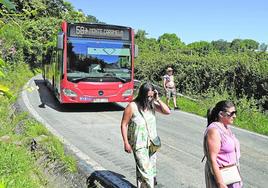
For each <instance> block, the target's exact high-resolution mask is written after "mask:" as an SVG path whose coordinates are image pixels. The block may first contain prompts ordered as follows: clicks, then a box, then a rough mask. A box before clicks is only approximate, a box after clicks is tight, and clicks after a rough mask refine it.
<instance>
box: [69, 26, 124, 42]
mask: <svg viewBox="0 0 268 188" xmlns="http://www.w3.org/2000/svg"><path fill="white" fill-rule="evenodd" d="M69 36H70V37H82V38H87V37H93V38H111V39H122V40H129V32H128V30H127V29H125V30H120V29H114V28H103V27H92V26H87V25H70V27H69Z"/></svg>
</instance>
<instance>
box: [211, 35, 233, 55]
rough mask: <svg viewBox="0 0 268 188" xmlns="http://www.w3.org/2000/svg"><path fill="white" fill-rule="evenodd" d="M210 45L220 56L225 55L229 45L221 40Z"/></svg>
mask: <svg viewBox="0 0 268 188" xmlns="http://www.w3.org/2000/svg"><path fill="white" fill-rule="evenodd" d="M211 44H212V46H213V49H214V50H217V51H219V52H221V53H222V54H223V53H227V52H228V50H229V49H230V43H229V42H227V41H226V40H223V39H220V40H215V41H212V42H211Z"/></svg>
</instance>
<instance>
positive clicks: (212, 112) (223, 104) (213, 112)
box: [207, 100, 235, 126]
mask: <svg viewBox="0 0 268 188" xmlns="http://www.w3.org/2000/svg"><path fill="white" fill-rule="evenodd" d="M234 106H235V105H234V103H233V102H232V101H230V100H223V101H220V102H218V103H217V104H216V105H215V107H214V108H210V109H208V111H207V123H208V124H207V126H209V125H210V124H211V123H212V122H215V121H219V113H220V112H221V111H223V112H226V111H227V109H228V108H231V107H234Z"/></svg>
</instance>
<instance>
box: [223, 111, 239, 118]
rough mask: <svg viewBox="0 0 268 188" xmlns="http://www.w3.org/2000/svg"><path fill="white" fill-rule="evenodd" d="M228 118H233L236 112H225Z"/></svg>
mask: <svg viewBox="0 0 268 188" xmlns="http://www.w3.org/2000/svg"><path fill="white" fill-rule="evenodd" d="M225 113H226V115H227V116H228V117H233V116H234V115H235V114H237V111H232V112H225Z"/></svg>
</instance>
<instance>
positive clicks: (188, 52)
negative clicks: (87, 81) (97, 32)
mask: <svg viewBox="0 0 268 188" xmlns="http://www.w3.org/2000/svg"><path fill="white" fill-rule="evenodd" d="M0 8H1V9H0V152H1V157H0V188H2V187H25V188H27V187H46V186H47V184H48V180H47V179H46V177H45V175H44V173H43V170H42V167H40V164H37V160H38V157H39V156H40V155H42V154H44V153H46V154H49V156H50V158H49V160H51V161H55V160H60V161H61V162H62V163H63V164H64V165H66V167H67V169H68V170H69V171H71V172H74V171H76V165H75V160H74V159H73V158H72V157H69V156H66V155H65V154H64V148H63V146H62V144H61V143H60V142H59V140H57V139H56V138H54V137H53V136H52V135H51V134H50V133H49V132H48V131H47V130H46V129H45V128H44V127H43V125H41V124H39V123H38V122H36V121H35V120H33V119H31V118H30V117H29V116H28V115H27V114H25V113H23V112H17V111H16V107H15V103H16V100H17V98H18V96H19V93H20V92H21V91H22V90H23V89H29V90H30V88H23V85H24V84H25V83H26V82H27V81H28V80H29V79H30V78H31V77H32V76H33V75H35V74H37V73H39V72H40V69H41V65H42V61H43V60H44V58H43V57H44V56H45V54H46V51H47V49H48V48H50V47H51V46H53V45H54V44H55V43H56V41H55V40H56V38H55V37H54V36H55V34H56V33H57V31H58V28H59V26H60V24H61V21H62V20H67V21H69V22H94V23H99V22H100V21H99V20H97V19H96V18H95V17H94V16H92V15H85V14H84V13H83V12H82V11H80V10H79V11H76V10H75V9H74V7H73V6H72V5H71V4H70V3H68V2H65V1H63V0H54V1H43V0H31V1H30V0H24V1H21V0H12V3H11V1H8V0H0ZM135 40H136V43H137V44H138V45H139V50H140V52H139V57H138V58H137V59H136V62H135V63H136V64H135V77H136V79H139V80H143V81H144V80H150V81H152V82H153V83H155V84H158V85H159V84H162V83H161V82H162V77H161V75H164V74H165V69H166V67H167V66H172V67H173V68H174V70H175V79H176V85H177V88H178V90H179V92H180V93H182V94H184V95H185V96H189V97H192V98H194V99H196V100H195V101H193V100H189V99H188V98H185V97H179V98H178V104H179V105H180V107H181V108H182V110H184V111H187V112H191V113H195V114H198V115H201V116H205V115H206V111H207V109H208V108H210V107H212V106H213V105H214V104H215V103H216V102H217V101H219V100H222V99H232V100H233V101H235V103H236V104H237V108H238V118H237V121H236V124H237V126H239V127H241V128H245V129H248V130H252V131H255V132H258V133H261V134H264V135H268V115H267V110H268V54H267V45H266V44H264V43H263V44H259V43H258V42H257V41H254V40H251V39H234V40H233V41H230V42H228V41H225V40H216V41H212V42H205V41H198V42H193V43H191V44H188V45H186V44H184V43H183V42H182V41H181V39H180V38H179V37H178V36H176V35H175V34H167V33H165V34H163V35H162V36H160V37H159V38H158V39H154V38H147V37H146V32H145V31H143V30H138V31H137V32H136V35H135ZM152 70H154V71H152ZM34 141H37V145H36V144H35V142H34ZM44 165H46V164H44Z"/></svg>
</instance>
